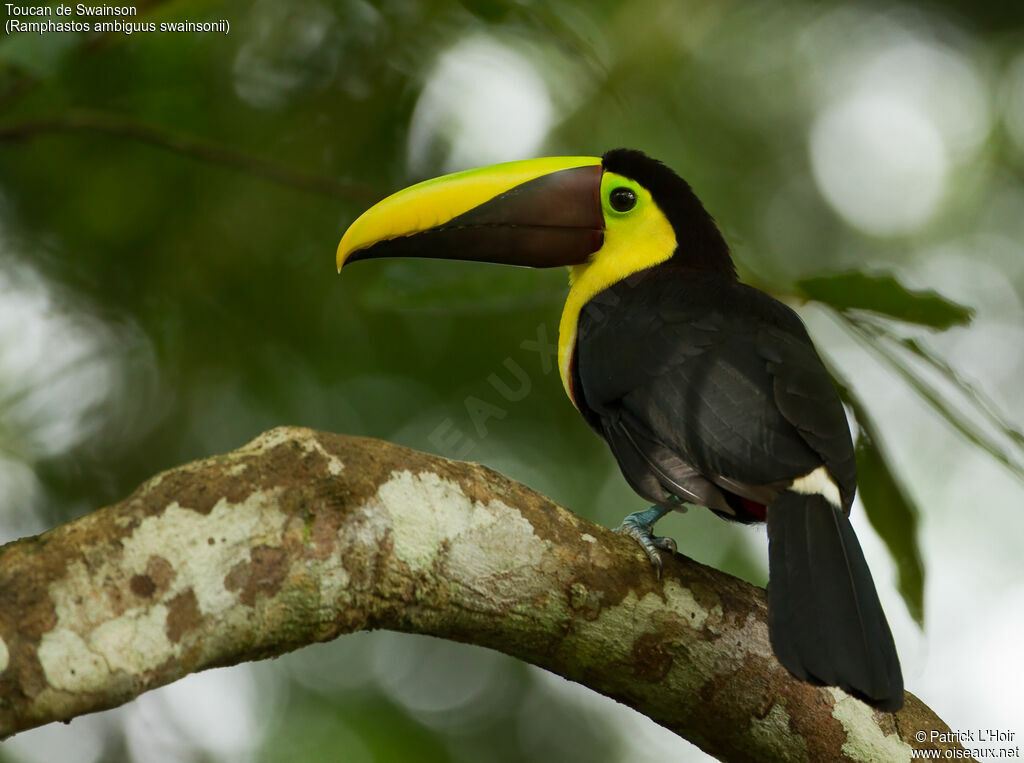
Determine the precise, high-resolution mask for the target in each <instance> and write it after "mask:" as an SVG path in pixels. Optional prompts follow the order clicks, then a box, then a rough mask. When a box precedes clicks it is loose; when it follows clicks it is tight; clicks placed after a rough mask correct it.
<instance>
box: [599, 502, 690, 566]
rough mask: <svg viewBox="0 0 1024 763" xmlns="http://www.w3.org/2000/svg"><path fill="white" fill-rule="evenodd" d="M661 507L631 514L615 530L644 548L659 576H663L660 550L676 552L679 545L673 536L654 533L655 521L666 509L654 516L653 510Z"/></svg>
mask: <svg viewBox="0 0 1024 763" xmlns="http://www.w3.org/2000/svg"><path fill="white" fill-rule="evenodd" d="M660 508H661V507H657V506H654V507H651V509H648V510H647V511H638V512H635V513H633V514H630V515H629V516H628V517H626V518H625V519H623V520H622V524H621V525H619V526H618V527H617V528H615V532H617V533H621V534H623V535H628V536H629V537H631V538H632V539H633V540H635V541H636V542H637V543H639V544H640V547H641V548H642V549H643V550H644V553H645V554H647V558H648V559H649V560H650V562H651V565H652V566H653V567H654V569H655V570H657V573H658V577H659V578H660V577H661V569H662V560H661V553H660V551H668V552H669V553H671V554H674V553H676V551H677V549H678V547H677V546H676V542H675V541H674V540H673V539H672V538H665V537H661V536H657V535H655V534H654V529H653V528H654V522H656V521H657V520H658V519H659V518H660V517H661V515H662V514H663V513H664V511H661V512H658V513H656V515H655V516H652V512H654V511H655V510H658V509H660ZM652 520H653V521H652Z"/></svg>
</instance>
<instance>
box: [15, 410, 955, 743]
mask: <svg viewBox="0 0 1024 763" xmlns="http://www.w3.org/2000/svg"><path fill="white" fill-rule="evenodd" d="M374 628H388V629H392V630H398V631H405V632H409V633H426V634H431V635H434V636H440V637H442V638H449V639H454V640H457V641H464V642H469V643H474V644H480V645H483V646H488V647H491V648H493V649H497V650H500V651H502V652H505V653H507V654H510V655H512V656H514V657H517V658H519V659H522V660H526V661H528V662H531V663H534V664H535V665H539V666H541V667H544V668H547V669H548V670H551V671H553V672H555V673H558V674H560V675H562V676H565V677H566V678H569V679H572V680H574V681H578V682H580V683H582V684H585V685H586V686H589V687H591V688H593V689H594V690H596V691H598V692H601V693H603V694H606V695H608V696H610V697H614V698H615V699H617V700H619V701H620V702H623V703H625V704H627V705H629V706H630V707H633V708H635V709H636V710H638V711H639V712H641V713H644V714H645V715H648V716H650V717H651V718H653V719H654V720H655V721H657V722H658V723H660V724H662V725H663V726H665V727H667V728H669V729H672V730H673V731H675V732H676V733H678V734H679V735H681V736H683V737H685V738H686V739H688V740H690V741H691V742H693V743H694V744H696V745H698V746H699V747H701V748H703V749H704V750H706V751H708V752H709V753H711V754H712V755H716V756H719V757H721V758H723V759H727V760H767V759H773V760H775V759H785V760H788V759H794V760H798V759H804V760H806V759H810V760H890V761H896V760H909V759H910V749H911V746H914V747H929V746H931V747H935V746H938V747H943V746H942V745H932V744H930V743H925V744H924V745H922V744H920V743H918V742H916V741H915V739H914V737H915V733H916V732H919V731H924V732H926V734H927V733H928V732H930V731H932V730H935V731H948V728H947V726H946V725H945V724H944V723H943V722H942V721H941V720H940V719H939V718H938V717H937V716H936V715H935V714H934V713H933V712H932V711H931V710H929V709H928V708H927V707H926V706H925V705H924V704H923V703H922V702H921V701H920V700H918V699H917V698H915V697H914V696H912V695H910V694H908V695H907V701H906V706H905V707H904V709H903V710H901V711H900V712H899V713H898V714H895V715H890V714H887V713H874V712H872V710H871V708H869V707H868V706H867V705H865V704H863V703H861V702H860V701H858V700H855V699H853V698H851V697H848V696H847V695H845V694H844V693H842V692H841V691H839V690H836V689H824V688H817V687H812V686H809V685H807V684H804V683H801V682H799V681H797V680H795V679H793V678H792V677H790V676H789V674H788V673H787V672H786V671H785V669H783V668H782V667H781V666H780V665H779V664H778V662H777V661H776V660H775V658H774V657H773V656H772V652H771V648H770V646H769V643H768V631H767V626H766V621H765V602H764V592H763V591H762V590H761V589H759V588H756V587H754V586H751V585H749V584H747V583H744V582H742V581H740V580H738V579H736V578H733V577H731V576H729V575H726V574H724V573H722V572H719V571H717V570H714V569H711V568H708V567H705V566H703V565H700V564H697V563H696V562H693V561H691V560H689V559H686V558H685V557H681V556H676V557H675V558H673V559H667V560H666V566H665V573H664V576H663V577H662V579H661V580H659V579H658V578H657V577H656V576H655V575H654V573H653V571H652V570H651V568H650V566H649V564H648V563H647V561H646V559H645V558H644V555H643V553H642V552H641V551H640V549H639V548H638V547H637V546H636V545H635V544H634V543H633V542H632V541H630V540H629V539H627V538H624V537H622V536H619V535H616V534H615V533H612V532H610V531H608V530H606V529H604V528H602V527H599V526H597V525H594V524H592V523H590V522H587V521H586V520H583V519H581V518H579V517H577V516H575V515H573V514H571V513H570V512H568V511H567V510H565V509H563V508H561V507H559V506H556V505H555V504H553V503H551V502H550V501H549V500H548V499H546V498H544V497H543V496H541V495H539V494H537V493H535V492H533V491H531V490H529V489H528V488H526V487H524V486H522V485H520V484H518V483H515V482H512V481H511V480H509V479H507V478H505V477H503V476H501V475H500V474H497V473H495V472H493V471H491V470H489V469H486V468H484V467H482V466H478V465H475V464H468V463H461V462H454V461H448V460H446V459H443V458H439V457H436V456H429V455H426V454H423V453H419V452H416V451H412V450H408V449H406V448H401V447H399V446H396V445H392V444H389V443H386V442H381V441H377V440H367V439H362V438H355V437H345V436H341V435H333V434H326V433H322V432H314V431H312V430H308V429H300V428H294V427H282V428H278V429H274V430H271V431H270V432H267V433H265V434H263V435H262V436H260V437H259V438H257V439H256V440H255V441H253V442H252V443H250V444H249V445H247V446H245V447H243V448H241V449H239V450H237V451H234V452H231V453H227V454H225V455H222V456H215V457H213V458H209V459H206V460H203V461H198V462H195V463H191V464H186V465H185V466H181V467H178V468H176V469H172V470H170V471H168V472H164V473H163V474H160V475H157V476H156V477H154V478H153V479H151V480H149V481H148V482H146V483H145V484H143V485H142V486H141V487H140V488H139V489H138V490H136V491H135V493H134V494H132V495H131V496H129V497H128V498H126V499H125V500H124V501H122V502H120V503H118V504H115V505H113V506H108V507H106V508H104V509H101V510H99V511H96V512H94V513H92V514H90V515H87V516H85V517H82V518H81V519H77V520H75V521H73V522H69V523H67V524H65V525H62V526H60V527H58V528H56V529H54V530H51V531H49V532H47V533H44V534H42V535H40V536H37V537H33V538H25V539H22V540H18V541H15V542H13V543H9V544H7V545H6V546H4V547H2V548H0V738H2V737H4V736H8V735H10V734H13V733H15V732H17V731H21V730H23V729H27V728H31V727H33V726H38V725H40V724H44V723H49V722H51V721H56V720H67V719H70V718H74V717H75V716H77V715H81V714H83V713H88V712H93V711H96V710H101V709H104V708H109V707H114V706H115V705H120V704H122V703H124V702H127V701H129V700H131V699H132V698H134V697H136V696H138V695H139V694H141V693H142V692H144V691H147V690H149V689H152V688H154V687H157V686H162V685H164V684H167V683H170V682H171V681H174V680H176V679H178V678H181V677H182V676H184V675H186V674H188V673H192V672H195V671H198V670H203V669H205V668H211V667H216V666H223V665H233V664H236V663H239V662H243V661H246V660H254V659H259V658H263V657H269V656H272V655H278V654H282V653H284V652H288V651H290V650H292V649H297V648H298V647H301V646H303V645H305V644H309V643H312V642H315V641H326V640H328V639H332V638H335V637H336V636H338V635H340V634H343V633H350V632H353V631H357V630H367V629H374Z"/></svg>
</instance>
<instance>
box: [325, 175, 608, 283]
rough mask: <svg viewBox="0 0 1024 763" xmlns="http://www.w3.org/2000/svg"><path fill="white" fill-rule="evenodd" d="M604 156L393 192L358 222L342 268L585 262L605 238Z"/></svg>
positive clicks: (343, 246)
mask: <svg viewBox="0 0 1024 763" xmlns="http://www.w3.org/2000/svg"><path fill="white" fill-rule="evenodd" d="M600 192H601V160H600V159H599V158H597V157H591V156H571V157H565V156H562V157H550V158H545V159H527V160H524V161H520V162H508V163H506V164H497V165H494V166H493V167H484V168H482V169H476V170H466V171H465V172H456V173H455V174H452V175H444V176H442V177H439V178H435V179H433V180H426V181H424V182H422V183H418V184H416V185H414V186H411V187H410V188H406V189H405V190H404V191H399V192H398V193H396V194H393V195H391V196H388V197H387V198H386V199H384V200H383V201H381V202H378V203H377V204H376V205H374V206H373V207H371V208H370V209H369V210H367V211H366V212H364V213H363V214H362V215H361V216H360V217H359V219H357V220H356V221H355V222H354V223H352V225H351V227H349V229H348V231H346V232H345V235H344V237H343V238H342V239H341V243H340V244H339V245H338V270H341V268H342V266H343V265H345V264H347V263H349V262H354V261H355V260H365V259H370V258H372V257H432V258H436V259H449V260H475V261H478V262H498V263H502V264H506V265H525V266H528V267H535V268H546V267H554V266H558V265H579V264H582V263H584V262H586V261H587V258H588V257H589V256H590V255H591V254H592V253H594V252H596V251H597V250H598V249H600V248H601V245H602V243H603V241H604V216H603V215H602V213H601V193H600Z"/></svg>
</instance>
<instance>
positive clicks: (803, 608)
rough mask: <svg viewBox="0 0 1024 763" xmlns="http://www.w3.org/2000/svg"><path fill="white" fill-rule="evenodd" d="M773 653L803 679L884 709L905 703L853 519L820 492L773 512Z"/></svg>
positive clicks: (796, 496)
mask: <svg viewBox="0 0 1024 763" xmlns="http://www.w3.org/2000/svg"><path fill="white" fill-rule="evenodd" d="M768 570H769V572H768V575H769V582H768V626H769V632H770V634H771V641H772V649H774V650H775V656H776V657H777V658H778V660H779V662H781V663H782V664H783V665H784V666H785V667H786V669H787V670H789V672H790V673H792V674H793V675H794V676H796V677H797V678H799V679H801V680H803V681H810V682H812V683H819V684H824V685H826V686H838V687H840V688H842V689H845V690H846V691H848V692H850V694H853V695H854V696H857V697H860V698H861V699H863V700H864V701H865V702H867V703H869V704H871V705H873V706H875V707H877V708H878V709H879V710H887V711H896V710H899V709H900V708H901V707H902V706H903V675H902V673H901V672H900V662H899V658H898V657H897V656H896V646H895V644H893V641H892V633H891V632H890V631H889V623H887V622H886V620H885V613H884V612H883V611H882V605H881V604H880V603H879V601H878V594H877V593H876V592H875V584H874V581H873V580H872V579H871V571H870V570H869V569H868V565H867V562H866V561H865V560H864V552H862V551H861V550H860V544H859V543H858V542H857V536H856V535H855V534H854V532H853V526H852V525H851V524H850V520H849V519H848V518H847V517H846V515H844V514H843V512H842V511H840V510H839V509H837V508H835V507H834V506H832V505H831V504H830V503H829V502H828V501H827V500H825V498H824V497H822V496H820V495H804V494H801V493H793V492H790V491H786V492H784V493H783V494H782V495H781V496H779V498H777V499H776V500H775V501H774V502H773V503H772V504H771V505H770V506H769V507H768Z"/></svg>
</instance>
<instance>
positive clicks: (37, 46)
mask: <svg viewBox="0 0 1024 763" xmlns="http://www.w3.org/2000/svg"><path fill="white" fill-rule="evenodd" d="M18 18H19V19H20V20H22V21H30V22H36V23H46V21H47V19H46V18H45V17H35V16H33V17H31V18H29V17H28V16H26V17H24V18H22V17H18ZM50 20H51V21H54V22H56V23H60V24H65V23H68V22H70V21H72V20H77V17H76V18H75V19H72V18H70V17H66V18H53V19H50ZM83 38H84V35H83V34H82V33H81V32H49V33H47V34H39V33H38V32H15V33H14V34H12V35H11V36H10V37H7V38H5V39H4V40H2V41H0V64H9V65H11V66H14V67H17V68H18V69H21V70H22V71H24V72H27V73H28V74H32V75H34V76H36V77H40V78H44V79H45V78H47V77H52V76H53V75H55V74H56V73H57V72H58V70H59V69H60V67H61V65H62V64H63V63H64V59H65V57H66V56H67V55H68V53H70V52H71V51H73V50H74V49H75V48H76V47H78V44H79V43H80V42H81V41H82V39H83Z"/></svg>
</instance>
